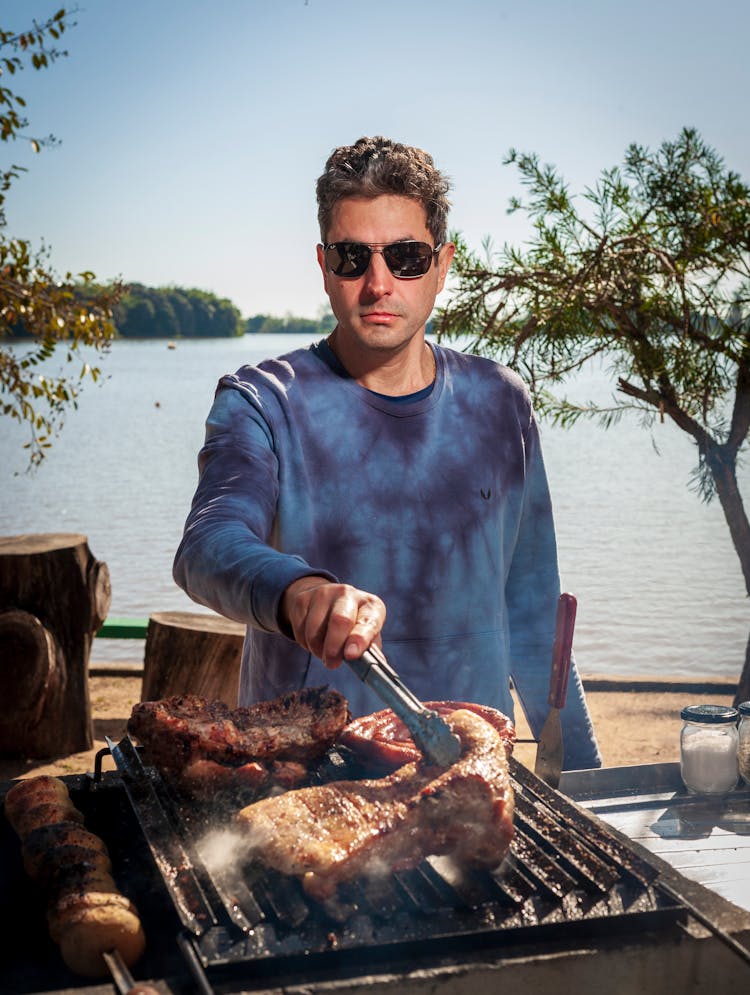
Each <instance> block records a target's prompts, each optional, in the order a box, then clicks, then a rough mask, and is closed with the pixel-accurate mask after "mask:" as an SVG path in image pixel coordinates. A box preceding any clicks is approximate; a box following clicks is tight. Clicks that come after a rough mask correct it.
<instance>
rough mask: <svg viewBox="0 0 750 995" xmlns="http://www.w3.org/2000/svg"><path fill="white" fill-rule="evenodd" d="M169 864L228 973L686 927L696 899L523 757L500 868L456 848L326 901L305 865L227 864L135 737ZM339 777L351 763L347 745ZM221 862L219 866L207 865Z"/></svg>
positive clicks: (157, 849) (151, 834) (185, 904)
mask: <svg viewBox="0 0 750 995" xmlns="http://www.w3.org/2000/svg"><path fill="white" fill-rule="evenodd" d="M109 748H110V751H111V753H112V755H113V757H114V759H115V762H116V764H117V767H118V769H119V771H120V773H121V775H122V777H123V783H124V786H125V788H126V791H127V793H128V795H129V798H130V801H131V804H132V806H133V809H134V811H135V814H136V816H137V818H138V821H139V823H140V825H141V827H142V829H143V832H144V835H145V837H146V840H147V842H148V844H149V846H150V848H151V852H152V854H153V856H154V859H155V862H156V866H157V868H158V869H159V871H160V873H161V877H162V878H163V881H164V884H165V886H166V888H167V890H168V891H169V894H170V896H171V898H172V901H173V904H174V907H175V909H176V911H177V914H178V916H179V918H180V921H181V923H182V925H183V927H184V929H185V931H186V936H185V937H184V938H183V939H182V941H181V942H182V944H183V946H184V947H186V948H188V949H189V952H190V956H189V960H190V959H192V960H193V961H194V964H193V968H194V965H195V963H199V964H200V965H202V968H203V969H206V970H209V971H210V972H211V973H212V974H213V972H218V973H219V974H222V973H223V972H225V971H226V970H232V969H236V968H237V967H238V966H239V965H244V967H247V965H248V963H250V962H251V963H252V965H253V973H254V975H258V976H262V975H267V974H268V973H271V972H272V973H273V974H274V975H276V976H278V975H279V974H280V973H284V972H286V973H290V974H293V975H294V974H296V975H298V974H299V973H304V974H305V976H307V977H309V974H310V972H311V971H312V970H315V969H321V970H322V969H325V968H327V967H334V966H335V967H336V968H337V969H338V968H339V967H341V966H345V965H346V964H348V963H352V964H353V963H354V962H356V963H357V964H358V965H359V966H360V967H361V966H362V962H363V957H364V958H366V961H367V964H368V965H372V964H373V963H376V962H377V963H381V962H383V961H384V960H387V961H391V962H394V961H396V962H397V961H402V960H411V961H413V960H414V958H415V956H417V955H419V956H420V957H424V956H432V957H433V958H435V959H439V960H442V959H444V958H446V957H449V958H450V957H454V958H455V956H456V955H458V954H460V953H463V952H466V951H469V950H472V951H473V950H480V949H482V948H486V947H488V946H491V945H497V944H502V945H503V947H506V946H509V945H516V944H534V945H535V946H536V947H538V946H539V945H541V944H549V943H552V942H558V941H560V940H565V941H567V940H572V939H573V938H574V937H576V936H579V935H581V933H582V932H585V933H586V934H587V935H588V936H592V935H597V936H603V935H606V934H609V933H611V932H617V933H622V932H624V931H636V930H638V931H640V930H643V929H650V928H660V929H664V928H667V927H673V926H674V925H675V924H676V923H678V922H680V921H683V920H684V919H685V917H686V910H685V908H684V907H683V906H681V905H680V904H676V903H675V902H674V901H673V900H672V898H671V897H670V896H669V895H668V893H667V892H666V891H662V889H661V888H660V886H659V883H658V871H657V870H656V869H655V868H654V867H653V866H652V865H651V864H649V863H648V862H647V861H646V860H644V859H643V858H641V857H640V856H639V855H638V854H636V853H635V852H634V851H632V850H631V849H630V848H629V847H627V846H626V845H625V844H624V843H623V842H622V841H621V840H620V839H619V838H618V837H617V836H615V835H614V834H613V833H611V832H610V831H608V830H607V828H606V827H605V826H603V825H602V824H601V823H599V822H598V821H597V820H595V819H593V818H592V817H591V816H590V815H589V814H588V813H586V812H584V811H583V810H581V809H579V808H578V807H577V806H575V805H574V804H572V803H571V802H569V801H568V800H567V799H566V798H565V797H564V796H562V795H561V794H559V792H557V791H555V790H553V789H551V788H549V787H548V786H547V785H546V784H544V782H542V781H541V780H540V779H539V778H537V777H536V776H535V775H534V774H532V773H531V772H530V771H528V770H527V769H525V768H524V767H522V766H521V765H520V764H519V763H517V762H516V761H515V760H513V759H511V762H510V763H511V776H512V780H513V787H514V790H515V793H516V815H515V819H514V824H515V837H514V840H513V843H512V846H511V851H510V854H509V855H508V857H507V858H506V860H505V861H504V862H503V864H502V865H501V867H500V868H499V869H497V870H495V871H494V872H491V873H487V872H479V871H468V870H465V869H459V868H457V867H455V865H453V864H452V863H451V862H450V861H449V860H447V859H445V858H433V857H430V858H428V859H426V860H424V861H423V862H422V863H421V864H420V866H419V867H417V868H415V869H413V870H410V871H405V872H399V873H394V874H391V875H389V876H388V877H386V878H384V879H382V880H380V881H378V882H377V884H374V883H369V882H368V883H367V884H364V883H361V882H356V883H351V884H348V885H346V886H343V887H342V888H341V889H340V902H339V903H338V906H337V907H336V908H326V909H325V910H323V909H322V908H321V907H320V906H318V905H317V904H316V903H315V902H313V901H312V900H311V899H309V898H308V897H307V896H306V895H305V893H304V891H303V890H302V887H301V885H300V884H299V883H298V882H297V881H296V880H295V879H293V878H286V877H283V876H281V875H279V874H277V873H276V872H269V871H268V870H261V869H259V868H258V867H257V866H253V865H252V864H250V865H246V866H242V865H241V863H240V862H238V864H237V866H234V867H231V868H222V869H220V870H217V869H216V868H215V867H214V866H213V865H211V864H210V861H208V860H207V859H206V854H205V853H203V852H202V851H201V846H202V830H203V829H204V827H205V823H204V822H203V821H202V820H201V819H199V818H198V817H197V816H196V813H195V811H194V810H193V809H192V808H191V809H190V810H186V809H185V807H184V806H183V805H182V803H180V802H179V800H177V799H176V798H175V797H174V796H173V795H172V794H171V792H170V790H169V788H168V786H167V785H166V784H165V782H164V781H163V779H162V778H161V777H160V776H159V774H158V773H157V772H156V771H155V770H153V768H151V767H147V766H145V765H144V764H143V762H142V759H141V757H140V755H139V753H138V750H137V749H136V748H135V747H134V745H133V744H132V742H131V741H130V739H129V737H125V738H124V739H123V740H122V741H121V742H120V743H118V744H114V743H112V742H109ZM334 764H335V766H336V768H337V770H338V774H339V776H342V771H345V770H346V769H347V768H346V763H342V762H341V758H340V756H337V757H336V758H334ZM209 865H210V866H211V867H212V869H211V871H210V872H209V870H208V866H209Z"/></svg>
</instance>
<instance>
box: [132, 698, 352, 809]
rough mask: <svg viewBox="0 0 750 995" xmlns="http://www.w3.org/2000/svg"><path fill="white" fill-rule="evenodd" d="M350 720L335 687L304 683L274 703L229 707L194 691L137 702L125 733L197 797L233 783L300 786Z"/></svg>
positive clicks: (344, 703) (345, 706) (153, 761)
mask: <svg viewBox="0 0 750 995" xmlns="http://www.w3.org/2000/svg"><path fill="white" fill-rule="evenodd" d="M348 720H349V708H348V704H347V701H346V699H345V698H344V697H343V695H341V694H339V692H338V691H332V690H328V689H326V688H304V689H303V690H301V691H296V692H292V693H291V694H287V695H282V696H280V697H278V698H274V699H273V700H271V701H262V702H258V703H257V704H255V705H250V706H248V707H244V708H234V709H231V708H229V706H228V705H226V704H224V702H221V701H209V700H208V699H206V698H201V697H198V696H197V695H192V694H183V695H175V696H174V697H171V698H164V699H162V700H160V701H143V702H140V703H139V704H137V705H135V706H134V708H133V711H132V713H131V716H130V719H129V721H128V732H129V733H130V734H131V735H133V736H135V737H136V738H137V739H138V740H139V741H140V742H141V744H142V745H143V746H145V747H146V749H147V751H148V754H149V757H150V759H151V761H152V763H154V765H155V766H156V767H158V768H159V769H160V770H161V771H163V772H165V773H166V774H168V775H173V776H175V777H176V778H177V780H178V781H181V782H182V784H183V787H185V788H186V789H187V790H189V791H190V793H192V794H195V795H200V794H201V793H203V794H205V795H207V796H208V795H210V792H211V791H212V790H220V789H222V788H224V787H226V786H227V785H228V783H229V782H236V783H237V784H238V785H240V786H245V787H247V788H252V789H260V788H262V787H264V786H267V785H268V784H269V783H277V782H278V783H280V784H284V785H287V784H289V783H299V781H300V779H301V778H303V777H304V776H305V775H306V773H307V767H306V766H305V765H306V763H307V762H309V761H311V760H314V759H316V758H318V757H320V756H322V755H323V754H324V753H325V752H326V750H327V749H328V748H329V747H330V746H331V745H332V744H333V742H334V741H335V740H336V739H337V737H338V736H339V734H340V733H341V730H342V729H343V728H344V726H345V725H346V724H347V722H348Z"/></svg>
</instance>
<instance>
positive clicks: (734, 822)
mask: <svg viewBox="0 0 750 995" xmlns="http://www.w3.org/2000/svg"><path fill="white" fill-rule="evenodd" d="M560 790H561V791H562V792H563V793H564V794H566V795H568V796H569V797H571V798H573V799H574V800H575V801H577V802H578V803H579V804H580V805H582V806H583V807H584V808H587V809H588V810H589V811H591V812H593V813H595V814H596V815H597V816H598V817H599V818H600V819H603V820H604V821H605V822H607V823H609V824H610V825H612V826H614V827H615V829H617V830H619V832H621V833H623V834H624V835H625V836H627V837H628V838H629V839H631V840H634V841H636V842H637V843H640V844H641V846H643V847H645V848H646V849H647V850H649V851H650V852H651V853H655V854H657V855H658V856H659V857H661V858H662V860H664V861H666V862H667V863H669V864H670V865H671V866H672V867H674V868H675V870H677V871H679V872H680V874H682V875H683V876H684V877H686V878H690V879H691V880H693V881H697V882H698V883H699V884H702V885H704V886H705V887H706V888H710V889H711V890H712V891H714V892H716V893H717V894H718V895H721V896H722V898H725V899H727V900H728V901H730V902H732V903H734V905H737V906H739V907H740V908H742V909H745V910H746V911H748V912H750V788H748V787H746V786H742V787H739V788H736V789H735V790H734V791H731V792H729V793H728V794H725V795H690V794H688V793H687V791H686V790H685V787H684V786H683V784H682V780H681V778H680V765H679V764H677V763H668V764H646V765H641V766H637V767H607V768H602V769H601V770H587V771H570V772H566V773H564V774H563V775H562V778H561V781H560Z"/></svg>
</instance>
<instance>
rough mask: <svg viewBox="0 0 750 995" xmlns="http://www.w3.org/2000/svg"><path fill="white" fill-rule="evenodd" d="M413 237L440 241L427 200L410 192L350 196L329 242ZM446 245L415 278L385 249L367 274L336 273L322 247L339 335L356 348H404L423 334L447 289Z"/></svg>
mask: <svg viewBox="0 0 750 995" xmlns="http://www.w3.org/2000/svg"><path fill="white" fill-rule="evenodd" d="M406 239H413V240H415V241H418V242H427V243H428V244H429V245H431V246H434V241H433V238H432V235H431V234H430V231H429V229H428V228H427V218H426V215H425V210H424V208H423V207H422V205H421V204H420V203H419V202H418V201H416V200H413V199H411V198H409V197H397V196H394V195H391V194H384V195H383V196H380V197H375V198H365V197H347V198H344V199H343V200H340V201H339V202H338V203H337V204H336V206H335V207H334V209H333V215H332V218H331V225H330V228H329V230H328V232H327V233H326V242H328V243H330V242H366V243H368V244H370V245H375V244H377V245H382V244H388V243H390V242H399V241H403V240H406ZM453 251H454V250H453V246H452V245H450V244H449V245H446V246H444V247H443V249H442V250H441V252H440V255H439V256H438V257H437V258H433V261H432V265H431V266H430V268H429V270H428V271H427V273H425V275H424V276H421V277H418V278H416V279H413V280H403V279H398V277H395V276H394V275H393V273H391V271H390V270H389V269H388V267H387V265H386V262H385V259H384V258H383V256H382V254H381V253H380V252H373V254H372V257H371V259H370V265H369V266H368V268H367V270H366V272H365V273H363V274H362V276H360V277H356V278H355V279H346V278H343V277H338V276H336V275H335V274H334V273H333V272H331V271H330V270H329V269H328V268H327V266H326V264H325V259H324V258H323V251H322V249H321V248H320V247H318V263H319V264H320V268H321V270H322V271H323V284H324V286H325V290H326V293H327V294H328V297H329V299H330V302H331V310H332V311H333V313H334V314H335V316H336V318H337V320H338V330H337V333H336V334H337V336H338V337H339V339H340V340H341V339H343V340H345V342H346V344H347V345H348V347H349V348H350V349H352V348H356V349H357V350H358V351H360V353H368V354H371V353H372V352H373V351H384V352H386V353H393V352H398V351H399V350H401V349H403V348H404V347H405V346H407V345H408V343H409V342H411V341H412V340H413V339H414V338H415V336H419V337H420V338H421V337H422V336H423V333H424V326H425V323H426V321H427V319H428V318H429V316H430V314H431V312H432V309H433V306H434V304H435V297H436V296H437V294H439V293H440V291H441V290H442V289H443V284H444V283H445V277H446V274H447V272H448V267H449V266H450V262H451V259H452V257H453Z"/></svg>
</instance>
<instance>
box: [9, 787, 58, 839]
mask: <svg viewBox="0 0 750 995" xmlns="http://www.w3.org/2000/svg"><path fill="white" fill-rule="evenodd" d="M50 804H53V805H68V806H70V807H71V808H72V805H73V803H72V802H71V800H70V795H69V794H68V789H67V788H66V787H65V782H64V781H61V780H60V778H59V777H52V776H51V775H49V774H39V775H37V776H36V777H29V778H26V779H25V780H23V781H19V782H18V783H17V784H14V785H13V787H12V788H11V789H10V790H9V791H8V793H7V795H6V796H5V817H6V819H7V820H8V822H9V823H10V824H11V826H13V828H14V829H16V831H18V830H17V828H16V827H17V824H18V820H19V818H20V817H21V815H22V813H23V812H26V811H28V810H29V809H31V808H36V806H37V805H50Z"/></svg>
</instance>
